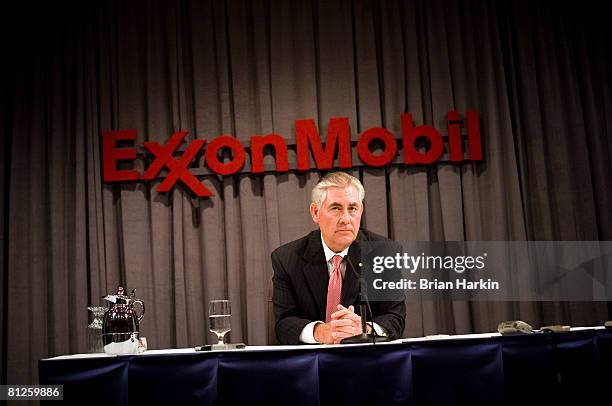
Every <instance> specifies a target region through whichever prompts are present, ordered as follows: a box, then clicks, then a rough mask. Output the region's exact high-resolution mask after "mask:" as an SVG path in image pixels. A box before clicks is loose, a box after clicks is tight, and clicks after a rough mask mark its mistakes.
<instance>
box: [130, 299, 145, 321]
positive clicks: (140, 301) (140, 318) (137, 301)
mask: <svg viewBox="0 0 612 406" xmlns="http://www.w3.org/2000/svg"><path fill="white" fill-rule="evenodd" d="M136 303H140V306H141V307H142V311H141V312H140V316H138V322H140V320H142V318H143V316H144V314H145V305H144V302H143V301H142V300H140V299H138V300H134V301H133V302H132V308H133V307H134V305H135V304H136ZM134 313H136V311H135V310H134Z"/></svg>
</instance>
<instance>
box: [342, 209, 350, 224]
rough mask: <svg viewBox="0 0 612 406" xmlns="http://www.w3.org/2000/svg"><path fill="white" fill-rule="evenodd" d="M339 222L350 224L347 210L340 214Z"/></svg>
mask: <svg viewBox="0 0 612 406" xmlns="http://www.w3.org/2000/svg"><path fill="white" fill-rule="evenodd" d="M340 221H341V222H343V223H349V222H350V216H349V212H348V210H342V214H341V215H340Z"/></svg>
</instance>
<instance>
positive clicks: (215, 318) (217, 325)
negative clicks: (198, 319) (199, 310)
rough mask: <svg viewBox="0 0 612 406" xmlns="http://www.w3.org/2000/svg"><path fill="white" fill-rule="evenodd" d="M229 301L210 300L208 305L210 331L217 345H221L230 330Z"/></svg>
mask: <svg viewBox="0 0 612 406" xmlns="http://www.w3.org/2000/svg"><path fill="white" fill-rule="evenodd" d="M231 314H232V312H231V310H230V301H229V300H211V301H210V302H209V303H208V318H209V320H210V331H212V332H213V333H215V334H216V335H217V339H218V340H219V343H218V344H219V345H223V337H224V336H225V334H226V333H227V332H228V331H230V330H231V326H230V317H231Z"/></svg>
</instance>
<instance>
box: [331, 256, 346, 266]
mask: <svg viewBox="0 0 612 406" xmlns="http://www.w3.org/2000/svg"><path fill="white" fill-rule="evenodd" d="M343 259H344V258H342V257H341V256H340V255H334V256H333V257H332V265H333V266H334V269H339V268H340V264H341V263H342V260H343Z"/></svg>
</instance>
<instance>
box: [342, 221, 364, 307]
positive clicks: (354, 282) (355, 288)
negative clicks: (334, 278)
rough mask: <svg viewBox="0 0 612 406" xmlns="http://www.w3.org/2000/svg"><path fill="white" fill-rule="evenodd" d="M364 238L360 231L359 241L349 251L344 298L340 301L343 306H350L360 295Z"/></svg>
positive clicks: (344, 282)
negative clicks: (360, 265) (361, 242)
mask: <svg viewBox="0 0 612 406" xmlns="http://www.w3.org/2000/svg"><path fill="white" fill-rule="evenodd" d="M363 239H364V235H363V233H362V232H361V231H360V232H359V234H357V241H354V242H353V243H352V244H351V246H350V248H349V251H348V254H347V257H348V260H346V259H345V262H346V272H345V273H344V280H343V281H342V298H341V299H340V303H342V305H343V306H347V307H348V306H350V305H352V304H353V303H356V302H357V299H358V297H359V283H360V281H359V274H360V273H361V269H360V267H359V263H360V262H361V247H360V245H359V242H360V241H362V240H363Z"/></svg>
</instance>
